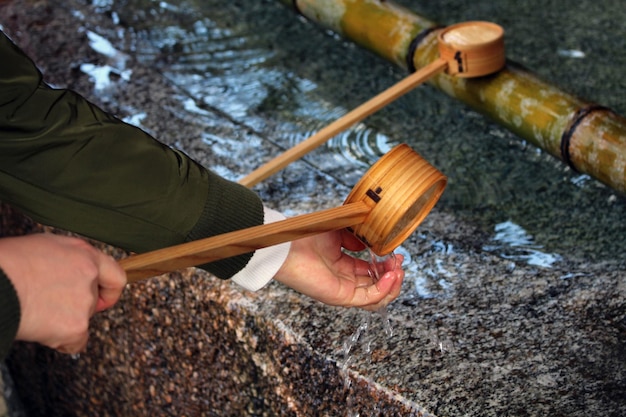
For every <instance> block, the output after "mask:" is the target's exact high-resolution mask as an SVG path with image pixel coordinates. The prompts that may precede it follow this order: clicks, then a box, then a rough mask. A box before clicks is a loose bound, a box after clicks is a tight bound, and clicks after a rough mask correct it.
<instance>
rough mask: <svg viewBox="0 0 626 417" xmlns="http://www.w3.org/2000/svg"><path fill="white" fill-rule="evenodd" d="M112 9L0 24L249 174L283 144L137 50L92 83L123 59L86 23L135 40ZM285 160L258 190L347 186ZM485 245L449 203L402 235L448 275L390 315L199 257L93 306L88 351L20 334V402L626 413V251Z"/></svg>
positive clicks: (60, 406)
mask: <svg viewBox="0 0 626 417" xmlns="http://www.w3.org/2000/svg"><path fill="white" fill-rule="evenodd" d="M488 3H490V2H488ZM102 9H107V8H106V7H103V6H102V5H101V4H99V2H94V3H93V4H91V3H87V2H83V1H80V0H67V1H64V2H59V1H56V0H39V1H29V0H9V1H0V24H1V25H2V28H3V30H4V31H6V33H8V34H10V36H11V37H12V38H13V39H14V40H15V41H16V42H17V43H18V44H19V45H20V46H21V47H22V48H23V49H24V50H26V51H27V53H28V54H29V55H30V56H32V57H33V58H34V59H35V61H36V62H37V63H38V65H39V66H40V67H41V69H42V71H43V72H44V74H45V76H46V79H47V80H48V82H50V83H51V84H53V85H58V86H68V87H70V88H73V89H75V90H77V91H79V92H81V93H82V94H83V95H85V96H86V97H88V98H90V99H91V100H93V101H94V102H96V103H98V104H99V105H101V106H102V107H104V108H106V109H108V110H109V111H111V112H113V113H115V114H118V115H119V116H120V117H128V116H132V115H133V114H136V113H139V112H145V118H144V119H142V126H144V127H145V128H146V129H147V130H148V131H149V132H150V133H152V134H154V135H155V136H156V137H158V138H160V139H161V140H163V141H165V142H167V143H169V144H171V145H172V146H179V147H182V148H183V149H185V150H186V151H187V152H188V153H189V154H190V155H191V156H192V157H194V158H196V159H198V160H199V161H201V162H203V163H205V164H207V165H208V166H219V167H225V169H227V172H229V173H238V174H242V173H246V172H248V171H249V167H248V166H246V165H245V164H243V165H241V164H239V162H241V161H245V160H255V161H258V160H260V159H261V158H264V157H266V156H267V155H275V154H277V153H278V150H277V147H276V144H275V143H274V142H273V141H272V140H271V135H270V134H269V133H268V130H269V129H271V126H263V127H262V128H255V126H246V125H242V124H241V123H240V122H239V121H238V120H236V119H233V118H232V117H228V115H225V114H224V113H223V112H220V111H219V110H217V109H215V108H211V107H207V108H203V111H204V113H203V114H205V116H206V117H207V118H208V120H210V122H207V119H206V118H204V119H200V118H198V117H197V113H194V112H190V111H188V108H186V107H185V106H184V104H183V103H184V101H183V100H181V97H188V96H189V95H190V94H191V95H193V93H192V92H191V93H190V92H189V91H183V90H181V88H180V86H178V85H177V84H176V83H175V82H172V80H171V79H168V78H167V77H164V76H163V74H162V73H161V72H159V71H158V70H157V68H154V67H150V66H146V65H143V64H142V63H141V62H140V61H139V60H138V59H137V57H136V56H133V55H132V54H129V55H127V56H125V57H124V59H125V66H126V68H130V69H132V81H131V82H125V81H124V79H123V77H121V76H120V75H119V74H118V75H116V74H112V75H111V77H112V79H114V81H115V82H114V85H113V87H111V88H108V89H106V90H105V91H95V90H94V88H93V80H92V79H90V78H89V76H88V75H86V74H85V73H84V72H82V71H81V70H80V66H81V64H82V63H85V62H92V63H98V64H103V63H105V62H107V60H108V59H113V58H110V57H109V58H107V57H103V56H102V54H99V53H98V52H96V51H95V50H94V49H93V48H92V47H91V46H90V40H89V37H88V31H93V32H97V33H98V34H99V35H101V36H105V37H107V38H109V39H117V42H118V43H120V44H127V45H128V44H131V43H133V42H138V39H135V38H129V37H128V36H130V35H129V34H128V32H125V33H126V34H125V35H123V36H119V33H120V31H119V29H120V25H123V24H124V22H122V23H120V22H119V21H117V20H116V19H115V18H114V16H112V15H111V14H109V13H108V12H102ZM146 11H148V9H146ZM147 15H149V13H147ZM137 36H138V37H139V35H137ZM116 59H119V57H118V58H116ZM163 59H166V58H163ZM615 88H617V89H619V88H621V89H622V90H621V91H622V92H623V88H624V86H623V85H621V86H620V85H616V86H615ZM477 120H478V118H477V117H473V118H469V119H468V120H467V123H469V124H479V123H480V122H479V121H477ZM207 131H210V132H212V133H213V134H215V135H219V136H221V137H229V138H232V141H233V144H232V147H231V148H229V147H228V143H226V144H222V146H224V147H225V148H226V150H227V151H224V152H215V153H213V154H212V153H208V152H206V151H205V150H204V147H203V140H202V137H203V133H206V132H207ZM238 142H242V143H249V144H250V146H247V147H245V146H244V147H242V146H235V144H236V143H238ZM286 172H287V173H286V174H284V175H282V176H281V177H280V181H281V182H280V183H279V180H273V181H268V182H267V184H264V185H263V186H261V187H260V188H259V192H260V193H261V194H262V195H263V196H264V198H266V199H267V201H268V204H270V205H276V206H282V207H285V206H287V207H289V209H290V210H293V211H296V212H297V211H313V210H316V209H319V208H322V207H329V206H333V205H337V204H340V203H341V201H342V200H343V198H344V197H345V195H347V193H348V192H349V187H347V186H345V185H342V184H338V183H337V179H336V176H332V175H328V173H327V172H325V171H324V170H323V169H322V170H317V169H315V168H313V167H311V166H310V165H308V164H307V163H305V162H302V161H299V162H297V163H294V164H292V165H291V166H290V167H289V169H288V171H286ZM290 194H292V195H295V196H302V195H307V194H308V195H314V196H315V197H316V198H314V199H298V198H294V197H293V196H292V197H290ZM606 196H607V199H612V200H613V201H614V202H615V201H616V202H615V203H614V204H620V205H624V200H623V198H622V197H621V196H617V197H615V196H613V195H612V194H611V193H610V192H606ZM444 208H445V206H444ZM1 212H2V222H1V223H0V225H1V229H0V234H2V235H9V234H19V233H24V232H28V231H32V230H38V229H40V228H41V227H40V226H39V225H35V224H33V223H32V222H30V221H29V220H28V219H26V218H24V217H23V216H21V215H20V214H19V213H16V212H14V211H13V210H11V209H10V208H9V207H6V206H3V207H2V211H1ZM487 242H488V236H486V235H485V233H484V231H482V230H481V229H480V228H479V227H478V226H477V225H475V224H473V223H471V222H467V221H465V220H464V219H463V218H461V217H459V216H457V215H456V213H455V212H454V210H451V209H450V208H449V207H448V208H445V209H443V208H435V210H434V211H433V212H432V213H431V215H430V216H429V217H428V218H427V219H426V221H425V222H424V224H423V226H422V227H421V228H420V232H419V233H416V234H415V235H414V236H412V237H411V238H410V239H409V240H408V242H407V245H405V246H406V247H409V248H410V249H408V250H409V251H410V254H411V255H412V257H413V259H415V261H414V262H415V263H416V264H417V266H415V265H414V266H413V267H416V268H417V272H415V271H413V273H418V275H419V272H422V273H423V274H426V273H427V272H428V271H430V272H428V273H432V271H439V272H438V273H439V274H440V275H441V276H443V277H445V282H444V280H440V281H434V283H431V284H429V285H431V288H430V291H429V292H428V294H429V295H428V296H424V295H423V293H420V292H419V291H416V289H415V286H416V285H417V282H418V280H417V278H416V277H413V278H411V279H407V282H406V285H407V288H406V289H405V290H404V291H403V294H402V295H401V296H400V297H399V299H398V300H397V301H396V302H395V303H393V304H392V305H390V306H389V307H388V309H387V310H386V311H383V312H381V313H380V314H378V313H376V314H370V313H366V312H363V311H359V310H344V309H340V308H332V307H327V306H323V305H320V304H319V303H316V302H314V301H312V300H310V299H308V298H306V297H303V296H301V295H299V294H297V293H295V292H293V291H291V290H289V289H287V288H285V287H283V286H281V285H279V284H277V283H272V284H271V285H270V286H269V287H267V288H265V289H263V290H262V291H259V292H257V293H254V294H253V293H247V292H242V291H241V290H240V289H239V288H237V287H236V285H234V284H231V283H229V282H222V281H219V280H216V279H214V278H212V277H210V276H208V275H206V274H204V273H202V272H199V271H196V270H193V269H192V270H187V271H183V272H180V273H174V274H170V275H167V276H162V277H157V278H154V279H150V280H147V281H144V282H142V283H138V284H134V285H131V286H129V287H128V289H127V291H126V292H125V294H124V296H123V299H122V300H121V301H120V302H119V303H118V305H117V306H116V307H114V308H113V309H111V310H110V311H107V312H105V313H102V314H99V315H97V316H96V317H95V318H94V320H93V322H92V331H91V339H90V343H89V347H88V351H87V352H86V353H84V354H81V355H76V356H67V355H61V354H58V353H56V352H53V351H50V350H48V349H45V348H42V347H40V346H36V345H32V344H22V343H20V344H16V346H15V348H14V350H13V352H12V354H11V357H10V358H9V359H8V361H7V368H8V370H9V372H10V374H11V376H12V379H13V384H14V391H13V392H14V394H12V396H11V398H9V407H10V408H12V409H13V410H12V414H11V415H13V416H18V415H20V416H21V415H27V416H57V415H58V416H74V415H75V416H83V415H84V416H92V415H98V416H148V415H149V416H161V415H163V416H170V415H176V416H199V415H209V416H212V415H215V416H318V415H319V416H322V415H323V416H425V415H437V416H504V415H510V416H534V415H550V416H587V415H603V416H621V415H625V414H626V348H625V344H626V302H625V300H626V282H625V280H624V276H625V272H626V266H625V265H624V262H623V261H621V260H618V261H611V260H594V259H589V258H578V257H572V258H568V259H566V262H560V263H556V264H555V265H553V266H552V267H550V268H545V267H541V266H537V265H532V264H528V263H524V262H515V261H512V260H510V259H506V257H502V256H498V255H497V254H496V253H493V252H490V251H486V250H484V249H483V248H484V247H485V244H486V243H487ZM96 244H97V243H96ZM99 246H100V247H102V249H103V250H106V251H109V252H111V253H112V254H114V255H116V256H121V255H122V254H121V253H120V252H119V251H117V250H116V249H115V248H111V247H108V246H106V245H99ZM417 259H419V261H417ZM313 278H314V277H313ZM438 282H439V283H440V284H441V285H440V286H439V287H437V285H438V284H437V283H438ZM446 282H447V283H452V285H446ZM389 329H391V333H392V334H391V335H390V334H389ZM359 332H360V333H359ZM357 336H358V337H357ZM355 339H358V340H356V341H355V342H354V345H353V346H352V347H351V350H350V352H349V355H348V354H347V353H346V351H347V348H346V346H345V345H350V342H351V340H355Z"/></svg>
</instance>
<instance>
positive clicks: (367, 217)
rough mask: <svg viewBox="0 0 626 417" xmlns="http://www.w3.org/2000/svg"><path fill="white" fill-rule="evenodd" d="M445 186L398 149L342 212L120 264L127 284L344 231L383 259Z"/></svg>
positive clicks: (357, 189)
mask: <svg viewBox="0 0 626 417" xmlns="http://www.w3.org/2000/svg"><path fill="white" fill-rule="evenodd" d="M446 182H447V178H446V177H445V176H444V175H443V174H442V173H441V172H439V171H438V170H437V169H436V168H434V167H433V166H432V165H430V164H429V163H428V162H427V161H426V160H424V159H423V158H422V157H421V156H419V155H418V154H417V153H416V152H415V151H413V150H412V149H411V148H410V147H409V146H408V145H405V144H401V145H398V146H396V147H394V148H393V149H392V150H390V151H389V152H387V153H386V154H385V155H383V156H382V157H381V158H380V159H379V160H378V161H377V162H376V163H375V164H374V165H372V166H371V167H370V169H369V170H368V171H367V172H366V173H365V175H364V176H363V177H362V178H361V180H359V182H358V183H357V184H356V186H355V187H354V188H353V189H352V191H351V192H350V194H349V195H348V197H347V198H346V200H345V201H344V204H343V205H342V206H340V207H335V208H331V209H327V210H323V211H319V212H316V213H311V214H304V215H301V216H296V217H292V218H289V219H286V220H283V221H279V222H275V223H269V224H265V225H260V226H255V227H250V228H247V229H242V230H237V231H234V232H230V233H224V234H221V235H218V236H213V237H209V238H206V239H201V240H197V241H193V242H189V243H184V244H181V245H177V246H172V247H168V248H164V249H159V250H155V251H152V252H147V253H144V254H139V255H132V256H129V257H128V258H125V259H122V260H121V261H120V264H121V266H122V267H123V268H124V270H125V271H126V274H127V277H128V282H129V283H130V282H135V281H139V280H141V279H144V278H148V277H152V276H156V275H161V274H164V273H167V272H172V271H176V270H179V269H183V268H187V267H191V266H196V265H202V264H206V263H209V262H213V261H217V260H219V259H224V258H228V257H231V256H236V255H239V254H242V253H247V252H252V251H254V250H256V249H260V248H263V247H267V246H271V245H276V244H278V243H283V242H287V241H291V240H296V239H300V238H303V237H307V236H311V235H314V234H319V233H323V232H328V231H332V230H339V229H343V228H349V229H350V230H352V232H353V233H354V234H355V235H356V236H357V237H358V238H359V239H361V240H362V241H363V242H364V243H365V244H366V245H367V246H369V247H370V248H371V249H372V251H373V252H374V253H376V254H377V255H380V256H384V255H386V254H388V253H390V252H392V251H393V250H394V249H395V248H396V247H398V246H399V245H400V244H401V243H402V242H403V241H404V240H405V239H406V238H407V237H408V236H409V235H410V234H411V233H413V231H414V230H415V229H416V228H417V226H418V225H419V224H420V223H421V222H422V220H423V219H424V218H425V217H426V216H427V215H428V213H429V212H430V210H431V209H432V208H433V206H434V205H435V203H436V202H437V200H439V197H440V196H441V194H442V193H443V190H444V188H445V186H446Z"/></svg>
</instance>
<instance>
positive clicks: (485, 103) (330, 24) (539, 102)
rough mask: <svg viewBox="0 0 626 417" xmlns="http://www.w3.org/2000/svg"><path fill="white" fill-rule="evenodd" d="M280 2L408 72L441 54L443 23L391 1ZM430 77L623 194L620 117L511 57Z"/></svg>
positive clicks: (625, 143)
mask: <svg viewBox="0 0 626 417" xmlns="http://www.w3.org/2000/svg"><path fill="white" fill-rule="evenodd" d="M280 1H281V2H282V3H285V4H286V5H289V6H291V7H293V8H294V9H295V10H296V11H297V12H298V13H300V14H302V15H303V16H304V17H306V18H307V19H309V20H311V21H313V22H315V23H318V24H319V25H321V26H323V27H325V28H328V29H330V30H332V31H334V32H336V33H337V34H339V35H341V36H343V37H345V38H347V39H350V40H352V41H353V42H355V43H356V44H358V45H360V46H362V47H364V48H366V49H368V50H370V51H372V52H374V53H376V54H378V55H380V56H381V57H382V58H384V59H387V60H388V61H391V62H392V63H394V64H396V65H399V66H400V67H402V68H405V69H408V70H409V71H411V72H413V71H415V70H416V69H419V68H421V67H424V66H425V65H427V64H428V63H430V62H432V61H434V60H435V59H437V57H438V51H437V34H438V33H439V31H440V30H441V28H440V27H439V26H438V25H437V24H436V23H435V22H433V21H431V20H428V19H427V18H424V17H421V16H418V15H416V14H415V13H413V12H412V11H410V10H408V9H406V8H404V7H401V6H399V5H396V4H394V3H393V2H392V1H362V0H323V1H320V0H280ZM505 29H506V28H505ZM429 82H430V83H431V84H432V85H433V86H435V87H437V88H438V89H440V90H441V91H443V92H445V93H446V94H448V95H450V96H452V97H454V98H456V99H458V100H460V101H461V102H463V103H465V104H467V105H469V106H470V107H472V108H473V109H475V110H476V111H478V112H480V113H482V114H484V115H486V116H489V117H490V118H491V119H493V120H494V121H496V122H497V123H499V124H501V125H502V126H504V127H505V128H507V129H509V130H511V131H512V132H513V133H515V134H516V135H518V136H520V137H521V138H523V139H525V140H526V141H528V142H530V143H532V144H534V145H535V146H537V147H539V148H541V149H543V150H545V151H547V152H548V153H550V154H551V155H553V156H555V157H556V158H558V159H560V160H562V161H563V162H564V163H566V164H568V165H569V166H570V167H571V168H573V169H574V170H576V171H578V172H581V173H585V174H588V175H590V176H592V177H594V178H596V179H597V180H599V181H601V182H603V183H604V184H606V185H608V186H609V187H611V188H613V189H615V190H617V191H619V192H621V193H626V118H624V117H623V116H621V115H618V114H616V113H615V112H614V111H612V110H610V109H607V108H605V107H602V106H598V105H596V104H595V103H591V102H588V101H586V100H583V99H580V98H578V97H575V96H573V95H572V94H569V93H567V92H565V91H562V90H561V89H559V88H558V87H557V86H553V85H550V84H548V83H546V82H545V81H543V80H541V79H540V78H539V77H538V76H536V75H535V74H533V73H532V72H531V71H529V70H527V69H524V68H522V67H521V66H520V65H518V64H516V63H515V62H512V61H510V60H509V61H507V65H506V67H505V68H504V69H503V70H502V71H500V72H499V73H497V74H496V75H493V76H488V77H482V78H479V79H463V78H458V77H454V76H451V75H448V74H439V75H437V76H434V77H432V78H431V79H430V81H429Z"/></svg>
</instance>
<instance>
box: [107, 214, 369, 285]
mask: <svg viewBox="0 0 626 417" xmlns="http://www.w3.org/2000/svg"><path fill="white" fill-rule="evenodd" d="M370 210H371V209H370V207H369V206H367V205H366V204H365V203H363V202H356V203H353V204H345V205H343V206H340V207H335V208H331V209H327V210H322V211H318V212H315V213H311V214H304V215H301V216H295V217H291V218H288V219H286V220H282V221H279V222H275V223H269V224H264V225H260V226H255V227H250V228H247V229H242V230H237V231H234V232H230V233H224V234H221V235H218V236H214V237H209V238H206V239H200V240H196V241H193V242H189V243H183V244H181V245H176V246H171V247H168V248H163V249H159V250H155V251H152V252H147V253H144V254H139V255H133V256H130V257H128V258H125V259H122V260H121V261H120V262H119V263H120V265H121V266H122V268H124V270H125V271H126V275H127V277H128V282H129V283H132V282H136V281H139V280H142V279H144V278H149V277H152V276H157V275H161V274H164V273H167V272H173V271H177V270H179V269H184V268H188V267H191V266H197V265H202V264H206V263H209V262H213V261H217V260H219V259H224V258H228V257H231V256H236V255H240V254H242V253H247V252H252V251H254V250H256V249H260V248H264V247H267V246H272V245H276V244H279V243H283V242H287V241H292V240H297V239H301V238H304V237H307V236H312V235H315V234H319V233H324V232H329V231H332V230H339V229H343V228H346V227H349V226H354V225H355V224H359V223H362V222H363V221H364V220H365V218H366V217H367V215H368V213H369V212H370Z"/></svg>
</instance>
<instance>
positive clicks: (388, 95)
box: [239, 58, 448, 187]
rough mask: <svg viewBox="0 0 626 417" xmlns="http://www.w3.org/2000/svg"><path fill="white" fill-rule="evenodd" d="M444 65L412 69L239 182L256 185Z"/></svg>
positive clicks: (423, 80) (435, 64) (442, 61)
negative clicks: (399, 79) (407, 74)
mask: <svg viewBox="0 0 626 417" xmlns="http://www.w3.org/2000/svg"><path fill="white" fill-rule="evenodd" d="M447 66H448V63H447V61H446V60H444V59H441V58H439V59H437V60H435V61H433V62H431V63H430V64H428V65H426V66H425V67H422V68H421V69H420V70H419V71H416V72H414V73H413V74H411V75H409V76H408V77H406V78H404V79H403V80H401V81H399V82H398V83H396V84H394V85H392V86H391V87H389V88H388V89H387V90H385V91H383V92H382V93H380V94H378V95H377V96H375V97H373V98H371V99H370V100H368V101H366V102H365V103H363V104H361V105H360V106H359V107H357V108H355V109H354V110H352V111H350V112H349V113H347V114H345V115H344V116H342V117H341V118H339V119H337V120H336V121H334V122H333V123H331V124H329V125H328V126H326V127H324V128H323V129H322V130H320V131H319V132H317V133H316V134H314V135H313V136H311V137H309V138H308V139H305V140H304V141H302V142H300V143H299V144H297V145H296V146H294V147H292V148H290V149H288V150H286V151H285V152H283V153H282V154H281V155H278V156H277V157H275V158H274V159H272V160H270V161H269V162H268V163H266V164H265V165H262V166H261V167H259V168H257V169H255V170H254V171H252V172H251V173H250V174H248V175H247V176H245V177H244V178H242V179H241V180H240V181H239V183H240V184H242V185H245V186H246V187H252V186H254V185H256V184H258V183H259V182H261V181H263V180H264V179H266V178H267V177H269V176H271V175H273V174H275V173H276V172H278V171H280V170H281V169H283V168H284V167H286V166H287V165H289V164H290V163H291V162H293V161H295V160H297V159H300V158H301V157H302V156H304V155H306V154H307V153H308V152H310V151H312V150H313V149H315V148H317V147H318V146H320V145H321V144H323V143H324V142H326V141H327V140H329V139H330V138H332V137H333V136H335V135H337V134H338V133H340V132H342V131H344V130H345V129H347V128H348V127H350V126H352V125H353V124H355V123H357V122H359V121H360V120H363V119H364V118H366V117H367V116H369V115H370V114H372V113H374V112H376V111H377V110H379V109H381V108H382V107H384V106H386V105H387V104H389V103H390V102H392V101H393V100H395V99H397V98H398V97H400V96H402V95H403V94H405V93H407V92H409V91H410V90H412V89H413V88H415V87H417V86H418V85H420V84H421V83H423V82H425V81H427V80H428V79H429V78H430V77H432V76H433V75H435V74H437V73H439V72H442V71H444V70H445V69H446V67H447Z"/></svg>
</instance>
